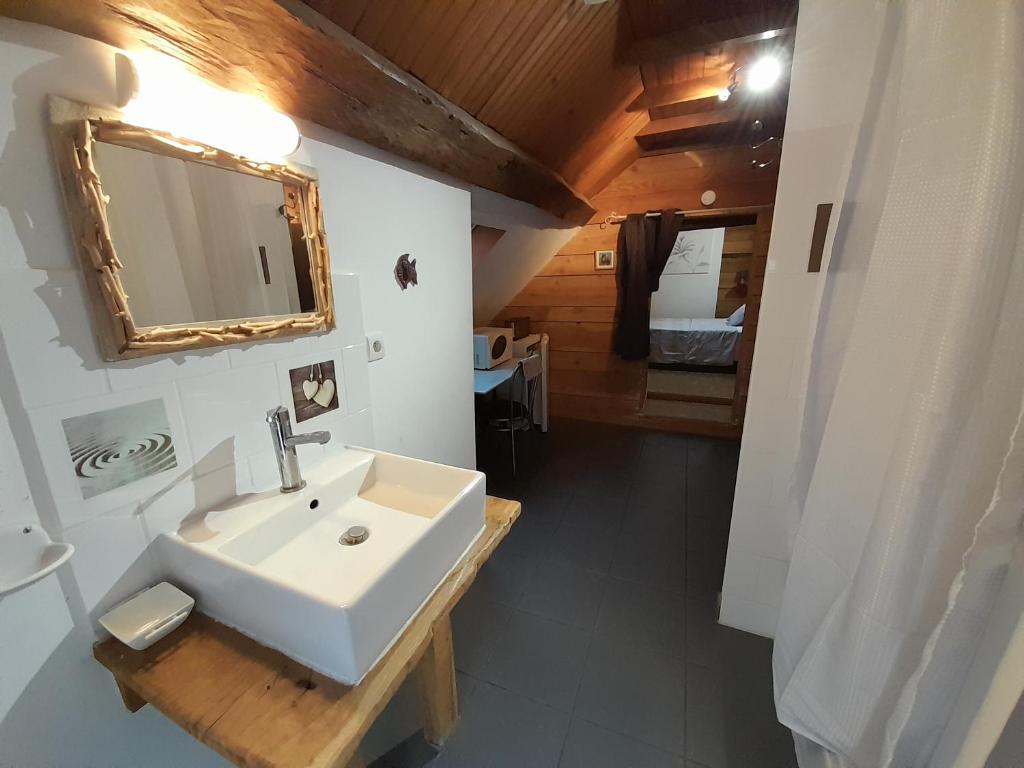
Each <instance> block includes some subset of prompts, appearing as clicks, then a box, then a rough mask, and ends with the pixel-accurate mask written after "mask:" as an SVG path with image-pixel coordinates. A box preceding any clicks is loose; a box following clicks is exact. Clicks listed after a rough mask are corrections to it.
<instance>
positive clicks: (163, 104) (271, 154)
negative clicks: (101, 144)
mask: <svg viewBox="0 0 1024 768" xmlns="http://www.w3.org/2000/svg"><path fill="white" fill-rule="evenodd" d="M128 56H129V58H130V59H131V62H132V64H133V66H134V69H135V92H134V95H133V96H132V98H131V100H130V101H129V102H128V103H127V104H126V105H125V107H124V109H123V114H124V118H125V120H126V121H128V122H130V123H134V124H135V125H141V126H144V127H146V128H154V129H156V130H160V131H166V132H167V133H171V134H173V135H175V136H178V137H180V138H183V139H192V140H193V141H199V142H202V143H204V144H209V145H210V146H213V147H217V148H218V149H223V150H225V151H227V152H231V153H232V154H235V155H240V156H242V157H245V158H248V159H251V160H261V161H273V160H283V159H284V158H285V157H286V156H288V155H290V154H291V153H293V152H294V151H295V150H296V149H298V147H299V141H300V140H301V135H300V134H299V129H298V128H297V127H296V125H295V123H294V121H292V119H291V118H289V117H288V116H287V115H283V114H281V113H280V112H277V111H276V110H274V109H272V108H271V107H270V105H268V104H267V103H266V102H264V101H263V100H261V99H259V98H257V97H255V96H249V95H246V94H242V93H235V92H233V91H227V90H224V89H222V88H218V87H217V86H214V85H212V84H210V83H208V82H207V81H205V80H203V79H202V78H200V77H197V76H195V75H193V74H192V73H191V72H188V71H187V70H186V69H185V68H184V66H183V65H181V64H180V63H179V62H177V61H175V60H174V59H172V58H170V57H167V56H162V55H160V54H157V53H152V52H135V53H131V54H128Z"/></svg>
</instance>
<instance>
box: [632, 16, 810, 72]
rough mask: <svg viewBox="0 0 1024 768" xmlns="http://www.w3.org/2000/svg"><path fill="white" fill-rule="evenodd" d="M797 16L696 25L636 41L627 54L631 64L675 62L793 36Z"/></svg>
mask: <svg viewBox="0 0 1024 768" xmlns="http://www.w3.org/2000/svg"><path fill="white" fill-rule="evenodd" d="M794 18H795V14H794V13H793V12H792V11H790V10H784V11H781V12H776V13H774V14H772V15H766V14H763V13H755V14H749V15H747V16H738V17H735V18H731V19H726V20H723V21H712V22H707V23H705V24H694V25H691V26H689V27H686V28H684V29H677V30H675V31H673V32H667V33H665V34H663V35H658V36H657V37H645V38H640V39H639V40H634V41H633V43H632V45H630V46H629V47H628V48H627V49H626V51H625V58H626V60H627V61H628V62H629V63H632V64H639V63H641V62H645V61H655V60H657V59H665V58H672V57H674V56H681V55H683V54H685V53H692V52H695V51H703V50H706V49H709V48H716V47H718V46H722V45H737V44H741V43H750V42H756V41H760V40H769V39H772V38H775V37H781V36H784V35H789V34H792V32H793V30H794V29H795V27H794V26H793V19H794Z"/></svg>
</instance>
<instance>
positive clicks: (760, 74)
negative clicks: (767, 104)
mask: <svg viewBox="0 0 1024 768" xmlns="http://www.w3.org/2000/svg"><path fill="white" fill-rule="evenodd" d="M781 76H782V63H781V62H780V61H779V60H778V59H777V58H776V57H775V56H762V57H761V58H760V59H758V60H757V61H755V62H754V64H753V65H752V66H751V67H750V70H749V71H748V72H747V86H748V87H749V88H750V90H752V91H766V90H768V89H769V88H771V87H772V86H773V85H775V83H776V82H778V79H779V77H781Z"/></svg>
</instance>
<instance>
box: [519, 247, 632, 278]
mask: <svg viewBox="0 0 1024 768" xmlns="http://www.w3.org/2000/svg"><path fill="white" fill-rule="evenodd" d="M612 272H613V270H608V274H612ZM592 274H594V254H593V252H590V253H573V254H559V255H557V256H555V257H554V258H553V259H551V261H549V262H548V263H547V264H546V265H545V266H544V268H543V269H541V271H540V272H538V273H537V275H538V276H540V277H544V276H550V275H592Z"/></svg>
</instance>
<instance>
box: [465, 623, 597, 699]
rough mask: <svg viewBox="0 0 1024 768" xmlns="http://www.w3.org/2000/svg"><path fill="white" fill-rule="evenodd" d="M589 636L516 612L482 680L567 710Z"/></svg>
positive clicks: (481, 671) (484, 671)
mask: <svg viewBox="0 0 1024 768" xmlns="http://www.w3.org/2000/svg"><path fill="white" fill-rule="evenodd" d="M589 638H590V634H589V632H586V631H583V630H580V629H577V628H575V627H571V626H569V625H567V624H562V623H560V622H556V621H551V620H550V619H544V618H541V617H540V616H534V615H533V614H530V613H525V612H523V611H515V612H514V613H513V614H512V618H511V620H510V621H509V623H508V624H507V625H506V626H505V629H504V630H503V631H502V633H501V636H500V637H499V638H498V639H497V641H496V642H495V643H494V647H493V649H492V651H491V653H490V654H488V656H487V660H486V661H485V662H484V663H483V665H482V667H481V669H480V677H481V678H482V679H483V680H486V681H487V682H490V683H494V684H496V685H500V686H501V687H502V688H507V689H508V690H510V691H513V692H515V693H518V694H521V695H523V696H526V697H528V698H531V699H535V700H537V701H540V702H543V703H544V704H547V705H549V706H552V707H555V708H556V709H560V710H563V711H566V712H571V711H572V704H573V701H574V699H575V698H576V689H577V688H578V687H579V682H580V676H581V675H582V674H583V666H584V664H585V663H586V658H587V646H588V643H589Z"/></svg>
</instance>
